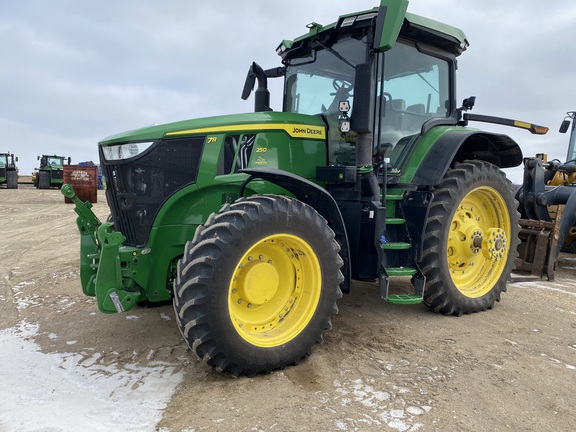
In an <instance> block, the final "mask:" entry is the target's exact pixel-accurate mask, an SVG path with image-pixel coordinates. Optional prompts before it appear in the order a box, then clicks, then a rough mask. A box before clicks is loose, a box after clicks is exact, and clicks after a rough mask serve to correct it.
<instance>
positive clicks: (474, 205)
mask: <svg viewBox="0 0 576 432" xmlns="http://www.w3.org/2000/svg"><path fill="white" fill-rule="evenodd" d="M516 207H517V203H516V201H515V199H514V193H513V188H512V184H511V183H510V181H509V180H508V179H506V176H505V175H504V173H503V172H502V171H500V169H499V168H498V167H497V166H495V165H493V164H490V163H487V162H484V161H466V162H464V163H459V164H456V166H455V167H454V169H451V170H449V171H448V172H447V174H446V176H445V177H444V179H443V180H442V182H441V183H440V185H439V186H438V189H437V190H436V192H435V193H434V200H433V201H432V204H431V206H430V213H429V216H428V220H427V223H426V230H425V234H424V250H423V255H422V260H421V262H420V264H421V268H422V272H423V273H424V276H425V277H426V290H425V295H424V303H425V304H426V305H427V306H428V307H429V308H430V309H432V310H433V311H435V312H439V313H442V314H445V315H456V316H459V315H462V314H468V313H473V312H479V311H483V310H486V309H489V308H492V307H493V305H494V302H495V301H500V296H501V293H502V292H503V291H506V282H507V280H508V278H509V276H510V273H511V271H512V269H513V268H514V259H515V257H516V255H517V251H516V249H517V247H518V243H519V239H518V231H519V225H518V219H519V214H518V212H517V210H516Z"/></svg>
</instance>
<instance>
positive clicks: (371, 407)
mask: <svg viewBox="0 0 576 432" xmlns="http://www.w3.org/2000/svg"><path fill="white" fill-rule="evenodd" d="M94 211H95V213H96V214H97V215H98V216H99V217H101V218H105V217H106V215H107V214H108V209H107V206H106V202H105V197H104V194H103V192H102V191H99V193H98V203H97V204H95V205H94ZM75 218H76V215H75V213H74V212H73V206H72V205H71V204H65V203H64V198H63V196H62V195H61V194H60V192H59V191H58V190H44V191H41V190H36V189H34V188H33V187H31V186H29V185H21V187H20V189H18V190H5V189H2V190H0V221H1V228H0V229H1V234H0V330H5V329H9V328H12V327H15V326H17V325H18V324H19V323H21V322H27V323H36V324H37V326H38V332H37V334H36V336H34V342H35V343H37V344H38V345H39V346H40V347H41V348H40V349H41V351H42V352H44V353H64V352H66V353H72V354H75V356H73V357H70V358H72V359H74V361H75V362H77V364H78V366H80V367H84V368H87V369H88V370H91V368H95V367H97V366H104V365H112V364H114V365H115V367H117V368H122V366H123V365H128V364H130V365H131V367H134V365H136V367H138V368H148V367H153V366H154V365H158V364H167V365H171V367H172V368H173V373H178V374H181V376H182V379H181V381H180V383H179V385H178V386H177V387H175V391H174V392H173V393H172V395H171V398H170V400H169V402H168V403H167V404H166V406H165V407H164V408H163V410H162V417H161V419H159V421H158V422H155V425H154V426H153V428H152V429H148V430H159V431H164V432H168V431H169V432H176V431H178V432H183V431H187V432H190V431H204V430H207V431H232V430H234V431H320V430H322V431H329V430H342V431H388V430H390V431H414V430H422V431H502V430H511V431H520V430H522V431H548V430H555V431H572V430H574V425H575V424H576V410H575V406H576V279H575V274H576V255H574V256H572V255H562V256H561V257H560V260H559V263H558V267H559V268H558V271H557V274H556V280H555V281H554V282H549V281H540V280H533V279H532V280H530V279H528V280H527V279H526V278H525V277H523V276H522V277H520V276H519V275H515V274H513V279H512V282H511V283H510V284H509V285H508V292H507V293H505V294H504V295H503V299H502V302H500V303H497V304H496V306H495V308H494V309H493V310H490V311H487V312H483V313H478V314H474V315H471V316H463V317H460V318H455V317H444V316H440V315H437V314H434V313H431V312H429V311H428V310H427V309H426V308H425V307H424V306H423V305H412V306H400V305H396V306H395V305H392V304H388V303H384V302H382V301H381V300H380V298H379V294H378V289H377V286H376V285H375V284H370V283H359V282H354V283H353V286H352V291H351V294H350V295H347V296H345V297H344V298H343V299H341V301H340V302H339V308H340V312H339V314H338V315H337V316H335V317H334V318H333V329H332V331H330V332H328V333H326V335H325V338H324V339H325V340H324V344H322V345H318V346H316V347H315V349H314V351H313V355H312V356H311V357H310V358H308V359H305V360H304V361H303V362H302V363H301V364H300V365H298V366H295V367H290V368H287V369H286V370H284V371H279V372H275V373H272V374H270V375H266V376H257V377H255V378H237V379H235V378H232V377H229V376H226V375H222V374H219V373H217V372H215V371H213V370H212V369H210V368H209V367H208V366H206V365H205V364H204V363H203V362H201V361H199V360H197V359H196V357H195V356H194V354H193V353H192V352H190V350H189V349H188V348H187V346H186V345H185V343H184V340H183V339H182V337H181V335H180V333H179V332H178V329H177V327H176V324H175V320H174V313H173V310H172V308H171V306H163V307H160V308H151V309H144V308H136V309H133V310H131V311H129V312H128V313H127V314H128V316H127V314H123V315H118V314H114V315H104V314H101V313H99V312H98V310H97V307H96V304H95V302H94V300H93V299H91V298H88V297H85V296H83V294H82V291H81V287H80V282H79V269H78V265H79V256H78V255H79V234H78V232H77V229H76V225H75ZM393 283H394V282H393ZM23 302H24V303H25V304H24V305H23ZM70 341H74V343H71V342H70ZM0 349H1V348H0ZM87 359H89V360H90V361H86V360H87ZM144 384H145V383H144V382H142V383H139V384H134V385H133V388H136V387H138V385H144ZM11 391H13V393H14V397H15V398H18V397H20V396H19V389H18V388H14V389H12V390H11ZM149 396H150V397H151V398H153V397H154V395H153V394H152V395H149ZM0 406H1V402H0ZM0 427H1V423H0ZM19 430H24V431H25V430H26V429H25V428H24V429H19ZM36 430H40V429H36ZM47 430H48V429H47ZM49 430H51V431H52V430H56V429H49ZM117 430H120V429H117ZM9 432H11V431H9Z"/></svg>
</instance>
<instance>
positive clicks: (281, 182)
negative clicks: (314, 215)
mask: <svg viewBox="0 0 576 432" xmlns="http://www.w3.org/2000/svg"><path fill="white" fill-rule="evenodd" d="M241 172H243V173H245V174H249V175H250V177H248V179H247V180H246V181H245V182H244V183H243V184H242V187H241V190H240V196H243V194H244V189H245V187H246V185H247V184H248V183H249V182H251V181H252V180H253V179H256V178H259V179H262V180H266V181H269V182H271V183H274V184H276V185H278V186H280V187H282V188H284V189H286V190H287V191H288V192H290V193H292V194H293V195H294V196H295V197H296V198H298V199H299V200H300V201H302V202H304V203H306V204H308V205H309V206H311V207H313V208H314V209H315V210H316V211H317V212H318V213H320V214H321V215H322V216H323V217H324V219H326V221H327V222H328V225H329V226H330V228H332V230H333V231H334V234H335V236H336V241H337V242H338V244H339V245H340V257H341V258H342V261H344V265H343V266H342V269H341V271H342V274H343V275H344V282H342V283H341V284H340V289H341V290H342V292H343V293H346V294H347V293H349V292H350V281H351V267H350V248H349V245H348V235H347V233H346V226H345V225H344V219H343V218H342V214H341V213H340V209H339V208H338V204H336V201H335V200H334V198H333V197H332V195H330V194H329V193H328V192H327V191H326V190H325V189H323V188H321V187H320V186H318V185H317V184H316V183H313V182H311V181H310V180H307V179H305V178H303V177H300V176H297V175H294V174H292V173H289V172H286V171H281V170H277V169H272V168H249V169H244V170H241Z"/></svg>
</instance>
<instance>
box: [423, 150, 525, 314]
mask: <svg viewBox="0 0 576 432" xmlns="http://www.w3.org/2000/svg"><path fill="white" fill-rule="evenodd" d="M464 164H465V165H467V166H468V167H469V166H470V165H474V166H475V167H476V168H474V169H472V170H471V171H470V170H467V169H466V167H464V166H462V165H456V167H455V170H458V169H464V172H465V173H466V174H465V176H464V181H463V182H461V183H460V184H458V187H456V188H455V187H453V186H447V185H449V184H451V183H453V180H448V182H447V183H444V181H443V182H442V183H441V184H440V187H439V188H447V189H450V190H451V192H452V194H451V196H452V203H451V205H450V211H448V212H447V213H446V214H445V215H444V220H443V229H442V231H441V234H440V236H439V244H440V245H441V247H442V248H443V251H442V253H440V254H439V255H440V259H439V262H438V270H439V272H440V279H441V280H442V281H443V283H444V291H445V292H446V294H447V295H448V297H449V298H450V300H451V302H452V303H453V304H452V309H453V310H456V311H458V313H472V312H478V311H482V310H486V309H487V308H489V307H491V305H492V304H493V303H494V301H496V300H499V299H500V294H501V292H502V291H505V289H506V282H507V280H508V278H509V275H510V272H511V271H512V269H513V266H514V260H515V251H516V247H517V241H516V240H515V239H516V238H517V237H518V216H517V208H516V201H515V199H514V193H513V191H512V187H511V184H510V182H509V181H508V180H507V179H506V176H505V175H504V173H502V171H500V169H499V168H498V167H496V166H494V165H492V164H489V163H487V162H482V161H466V162H464ZM448 178H458V176H457V175H456V176H454V177H451V174H450V172H449V173H447V176H446V177H445V179H448ZM480 187H490V188H492V189H494V190H495V191H497V193H498V194H499V195H500V197H501V198H502V201H503V202H504V203H505V206H506V210H507V212H508V216H509V223H510V225H511V233H510V234H511V236H510V237H511V238H509V239H508V240H509V242H508V248H509V250H508V256H507V259H506V263H505V264H504V266H503V269H502V275H501V276H500V279H499V281H498V282H496V283H495V284H494V286H493V287H492V289H490V291H488V292H487V293H485V294H484V295H482V296H480V297H468V296H466V295H464V294H463V293H462V292H461V291H460V290H459V289H458V288H457V286H456V285H455V283H454V282H453V280H452V276H451V274H450V267H449V265H448V259H447V257H446V252H445V248H446V245H447V244H448V236H449V234H450V228H449V227H450V223H451V221H452V220H453V218H454V215H455V214H456V211H457V210H458V207H459V206H460V205H461V203H462V200H463V199H464V198H465V197H466V195H468V194H469V193H470V192H472V191H474V190H475V189H477V188H480ZM433 203H434V202H433ZM434 294H437V293H434ZM425 302H426V303H427V304H430V303H432V302H429V301H427V300H426V296H425Z"/></svg>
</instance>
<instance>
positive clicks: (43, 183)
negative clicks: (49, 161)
mask: <svg viewBox="0 0 576 432" xmlns="http://www.w3.org/2000/svg"><path fill="white" fill-rule="evenodd" d="M38 189H50V173H49V172H47V171H40V172H39V173H38Z"/></svg>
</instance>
